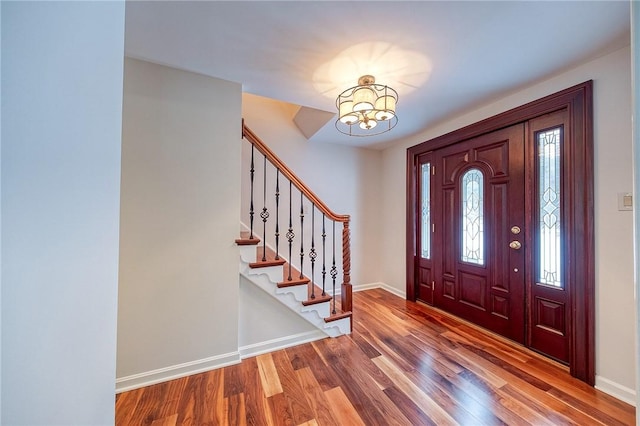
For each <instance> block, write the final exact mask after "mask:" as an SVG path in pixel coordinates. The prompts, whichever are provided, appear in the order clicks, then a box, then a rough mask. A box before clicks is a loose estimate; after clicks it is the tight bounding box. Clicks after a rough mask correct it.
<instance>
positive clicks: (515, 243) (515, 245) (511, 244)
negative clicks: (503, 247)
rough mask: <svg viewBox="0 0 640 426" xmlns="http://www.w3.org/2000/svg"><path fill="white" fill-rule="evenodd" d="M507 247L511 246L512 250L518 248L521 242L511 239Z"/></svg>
mask: <svg viewBox="0 0 640 426" xmlns="http://www.w3.org/2000/svg"><path fill="white" fill-rule="evenodd" d="M509 247H511V248H512V249H514V250H520V247H522V244H520V241H515V240H514V241H511V242H510V243H509Z"/></svg>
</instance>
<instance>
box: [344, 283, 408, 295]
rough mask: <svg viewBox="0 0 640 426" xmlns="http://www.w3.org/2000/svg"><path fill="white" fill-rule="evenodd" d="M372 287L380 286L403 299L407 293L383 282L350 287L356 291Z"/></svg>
mask: <svg viewBox="0 0 640 426" xmlns="http://www.w3.org/2000/svg"><path fill="white" fill-rule="evenodd" d="M374 288H381V289H383V290H385V291H388V292H389V293H391V294H395V295H396V296H398V297H401V298H403V299H406V298H407V293H406V292H405V291H401V290H398V289H397V288H395V287H391V286H390V285H389V284H385V283H383V282H377V283H368V284H358V285H354V286H353V288H352V291H354V292H356V291H365V290H372V289H374ZM337 294H340V292H337Z"/></svg>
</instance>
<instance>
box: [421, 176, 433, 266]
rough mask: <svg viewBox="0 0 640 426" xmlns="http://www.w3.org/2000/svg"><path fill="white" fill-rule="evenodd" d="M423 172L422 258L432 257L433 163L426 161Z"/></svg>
mask: <svg viewBox="0 0 640 426" xmlns="http://www.w3.org/2000/svg"><path fill="white" fill-rule="evenodd" d="M421 173H422V180H421V183H422V197H421V204H422V208H421V213H422V244H421V246H422V258H424V259H430V258H431V189H430V187H431V163H424V164H423V165H422V168H421Z"/></svg>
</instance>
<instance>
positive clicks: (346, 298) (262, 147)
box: [242, 120, 353, 330]
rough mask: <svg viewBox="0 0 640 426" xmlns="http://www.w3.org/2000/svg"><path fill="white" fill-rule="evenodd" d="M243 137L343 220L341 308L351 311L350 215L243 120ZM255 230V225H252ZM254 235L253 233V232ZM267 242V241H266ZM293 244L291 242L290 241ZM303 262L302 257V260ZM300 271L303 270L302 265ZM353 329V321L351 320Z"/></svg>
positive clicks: (318, 204)
mask: <svg viewBox="0 0 640 426" xmlns="http://www.w3.org/2000/svg"><path fill="white" fill-rule="evenodd" d="M242 137H243V138H244V139H246V140H248V141H249V142H250V143H251V144H252V145H253V146H254V147H256V148H257V149H258V151H259V152H260V153H262V155H264V156H265V158H266V159H267V160H269V162H270V163H271V164H273V166H274V167H276V169H278V170H279V171H280V173H282V174H283V175H284V176H285V177H286V178H287V179H289V181H290V182H291V183H292V184H293V185H295V187H296V188H298V190H300V192H301V194H303V195H304V196H305V197H306V198H307V199H308V200H309V201H311V202H312V203H313V205H314V206H316V207H317V208H318V210H320V211H321V212H322V213H324V215H325V216H326V217H327V218H329V219H330V220H333V221H334V222H341V223H342V226H343V229H342V286H341V289H342V291H341V294H340V299H341V308H342V311H343V312H350V311H352V310H353V301H352V297H351V294H352V287H351V235H350V230H349V221H350V217H349V215H343V214H335V213H334V212H332V211H331V210H330V209H329V207H327V205H326V204H325V203H324V202H322V200H320V198H318V196H317V195H316V194H315V193H314V192H313V191H312V190H311V189H309V187H308V186H307V185H305V184H304V183H303V182H302V181H301V180H300V178H298V176H296V175H295V173H293V171H291V169H289V167H287V165H286V164H284V163H283V162H282V161H281V160H280V159H279V158H278V157H277V156H276V155H275V153H274V152H273V151H271V149H269V147H268V146H267V145H266V144H265V143H264V142H262V140H261V139H260V138H259V137H258V136H256V134H255V133H253V132H252V131H251V129H249V128H248V127H247V126H246V125H245V124H244V120H242ZM251 229H252V231H253V226H252V228H251ZM252 235H253V234H252ZM265 244H266V242H265ZM289 245H291V243H289ZM300 262H301V263H302V259H301V260H300ZM300 271H301V272H302V265H301V269H300ZM351 329H352V330H353V321H352V322H351Z"/></svg>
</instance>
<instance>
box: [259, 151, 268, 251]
mask: <svg viewBox="0 0 640 426" xmlns="http://www.w3.org/2000/svg"><path fill="white" fill-rule="evenodd" d="M262 179H263V181H262V206H263V207H262V213H260V217H261V218H262V239H263V240H262V261H263V262H266V261H267V219H269V212H268V211H267V156H266V155H265V156H264V166H263V176H262Z"/></svg>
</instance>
